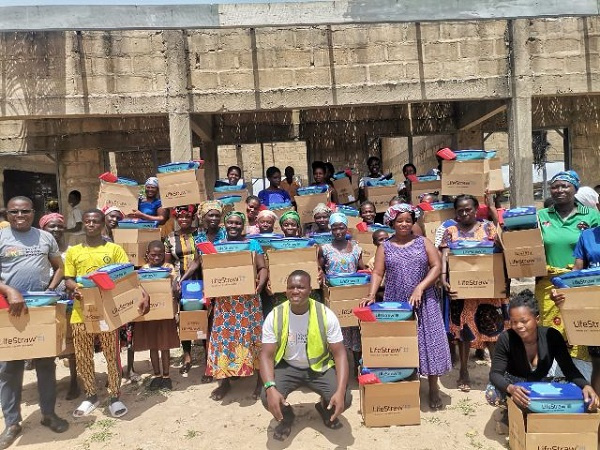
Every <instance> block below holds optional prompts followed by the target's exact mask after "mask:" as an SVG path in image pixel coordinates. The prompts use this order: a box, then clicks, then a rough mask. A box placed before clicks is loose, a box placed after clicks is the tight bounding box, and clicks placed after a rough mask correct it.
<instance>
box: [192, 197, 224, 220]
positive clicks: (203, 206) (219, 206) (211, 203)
mask: <svg viewBox="0 0 600 450" xmlns="http://www.w3.org/2000/svg"><path fill="white" fill-rule="evenodd" d="M223 206H224V205H223V203H221V202H220V201H219V200H207V201H205V202H202V203H200V210H199V211H198V216H199V217H200V218H201V219H202V218H203V217H204V216H205V215H207V214H208V212H209V211H212V210H213V209H214V210H215V211H219V213H220V214H223Z"/></svg>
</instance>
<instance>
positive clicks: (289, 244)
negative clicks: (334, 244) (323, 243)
mask: <svg viewBox="0 0 600 450" xmlns="http://www.w3.org/2000/svg"><path fill="white" fill-rule="evenodd" d="M312 245H315V241H313V240H312V239H309V238H301V237H290V238H281V239H272V240H271V247H272V248H274V249H275V250H289V249H293V248H306V247H310V246H312Z"/></svg>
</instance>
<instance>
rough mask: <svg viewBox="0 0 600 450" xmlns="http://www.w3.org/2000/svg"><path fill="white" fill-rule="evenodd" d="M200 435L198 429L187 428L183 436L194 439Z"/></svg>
mask: <svg viewBox="0 0 600 450" xmlns="http://www.w3.org/2000/svg"><path fill="white" fill-rule="evenodd" d="M199 435H200V433H199V432H197V431H196V430H187V431H186V433H185V434H184V435H183V437H184V438H186V439H194V438H195V437H198V436H199Z"/></svg>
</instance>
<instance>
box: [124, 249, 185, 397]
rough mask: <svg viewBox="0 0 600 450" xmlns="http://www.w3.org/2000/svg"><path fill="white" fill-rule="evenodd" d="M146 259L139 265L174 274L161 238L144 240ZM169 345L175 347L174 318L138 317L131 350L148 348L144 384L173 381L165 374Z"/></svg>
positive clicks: (152, 388)
mask: <svg viewBox="0 0 600 450" xmlns="http://www.w3.org/2000/svg"><path fill="white" fill-rule="evenodd" d="M146 262H147V264H145V265H144V266H142V269H148V268H152V267H163V268H165V269H169V270H171V280H173V279H174V278H175V267H173V265H172V264H169V263H165V246H164V244H163V243H162V242H161V241H152V242H150V243H149V244H148V250H147V251H146ZM172 348H179V335H178V334H177V323H176V322H175V319H174V318H173V319H164V320H151V321H148V322H144V321H142V322H137V323H136V324H135V329H134V333H133V350H134V351H136V352H142V351H146V350H150V362H151V363H152V371H153V372H154V378H153V379H152V381H151V382H150V385H149V386H148V389H149V390H150V391H156V390H158V389H166V390H169V391H170V390H171V389H173V383H172V381H171V377H170V376H169V366H170V365H171V364H170V353H169V350H170V349H172ZM159 351H160V358H159V354H158V352H159Z"/></svg>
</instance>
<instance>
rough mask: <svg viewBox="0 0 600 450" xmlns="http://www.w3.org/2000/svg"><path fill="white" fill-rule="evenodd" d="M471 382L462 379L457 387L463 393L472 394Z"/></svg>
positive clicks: (457, 383)
mask: <svg viewBox="0 0 600 450" xmlns="http://www.w3.org/2000/svg"><path fill="white" fill-rule="evenodd" d="M470 383H471V381H470V380H463V379H462V378H461V379H459V380H458V381H457V382H456V387H457V388H458V390H459V391H461V392H471V384H470Z"/></svg>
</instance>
